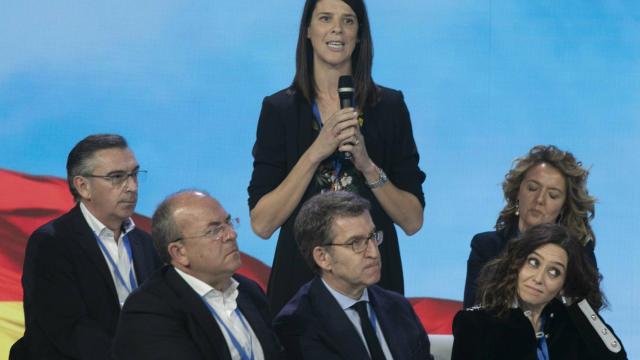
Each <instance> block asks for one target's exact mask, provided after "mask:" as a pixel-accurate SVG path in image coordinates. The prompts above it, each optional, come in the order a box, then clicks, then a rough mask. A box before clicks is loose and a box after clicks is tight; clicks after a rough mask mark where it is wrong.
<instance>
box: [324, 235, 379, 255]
mask: <svg viewBox="0 0 640 360" xmlns="http://www.w3.org/2000/svg"><path fill="white" fill-rule="evenodd" d="M382 235H383V234H382V230H378V231H374V232H372V233H371V234H369V236H367V237H360V238H356V239H354V240H352V241H349V242H347V243H344V244H336V243H331V244H324V245H323V246H351V249H352V250H353V252H354V253H356V254H359V253H361V252H364V251H365V250H367V246H369V241H372V242H373V243H374V244H375V245H376V246H380V244H382V240H383V236H382Z"/></svg>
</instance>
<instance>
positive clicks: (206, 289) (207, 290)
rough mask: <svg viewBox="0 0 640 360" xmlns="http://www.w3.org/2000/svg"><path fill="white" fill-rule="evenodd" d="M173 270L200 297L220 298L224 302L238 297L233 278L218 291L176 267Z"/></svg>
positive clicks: (236, 286) (235, 282)
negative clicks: (224, 287)
mask: <svg viewBox="0 0 640 360" xmlns="http://www.w3.org/2000/svg"><path fill="white" fill-rule="evenodd" d="M174 269H175V270H176V272H177V273H178V275H180V277H182V279H183V280H184V281H185V282H186V283H187V284H188V285H189V286H191V288H192V289H193V290H194V291H195V292H196V293H197V294H198V295H199V296H201V297H202V296H206V297H214V298H215V297H222V298H224V299H225V300H227V299H229V298H232V299H234V300H235V298H236V297H237V296H238V291H237V289H238V285H239V284H238V282H237V281H236V279H234V278H233V277H231V278H230V281H229V286H227V288H226V289H224V290H223V291H220V290H217V289H216V288H214V287H212V286H211V285H209V284H207V283H206V282H204V281H202V280H200V279H198V278H197V277H195V276H193V275H189V274H187V273H186V272H184V271H182V270H180V269H178V268H176V267H174Z"/></svg>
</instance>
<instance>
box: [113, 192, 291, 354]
mask: <svg viewBox="0 0 640 360" xmlns="http://www.w3.org/2000/svg"><path fill="white" fill-rule="evenodd" d="M152 235H153V239H154V242H155V244H156V247H157V249H158V252H159V253H160V256H161V257H162V258H163V259H164V260H165V261H166V262H167V263H169V264H170V265H167V266H165V267H164V268H162V270H161V271H159V272H157V273H156V274H155V275H154V276H153V277H152V278H151V279H149V281H148V282H147V283H146V284H144V285H143V286H142V287H141V288H140V289H139V290H138V291H137V292H136V293H135V294H133V295H132V296H131V297H130V298H129V299H127V302H126V303H125V305H124V308H123V310H122V316H121V318H120V323H119V325H118V331H117V334H116V337H115V340H114V346H113V354H114V358H115V359H118V360H125V359H131V360H134V359H135V360H139V359H142V360H144V359H225V360H226V359H228V360H231V359H234V360H235V359H243V360H244V359H256V360H261V359H267V360H268V359H280V358H281V357H282V356H283V349H282V346H280V343H279V341H278V339H277V337H276V335H275V333H274V332H273V331H272V330H271V316H270V314H269V309H268V305H267V299H266V296H265V295H264V293H263V292H262V290H261V289H260V287H259V286H258V284H257V283H255V282H254V281H252V280H250V279H248V278H245V277H243V276H241V275H237V274H234V273H235V271H236V270H238V268H239V267H240V265H241V259H240V251H239V249H238V244H237V234H236V232H235V229H234V218H232V217H231V215H229V213H227V212H226V211H225V209H224V208H223V207H222V206H221V205H220V203H219V202H218V201H217V200H216V199H214V198H212V197H211V196H209V195H208V194H207V193H205V192H204V191H197V190H186V191H181V192H178V193H176V194H173V195H171V196H169V197H168V198H167V199H165V200H164V201H163V202H162V203H161V204H160V205H159V206H158V208H157V209H156V211H155V213H154V214H153V219H152Z"/></svg>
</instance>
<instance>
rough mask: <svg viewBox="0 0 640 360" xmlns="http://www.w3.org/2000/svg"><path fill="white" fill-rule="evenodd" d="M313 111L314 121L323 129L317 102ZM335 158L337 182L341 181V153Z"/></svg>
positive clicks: (312, 104) (313, 106)
mask: <svg viewBox="0 0 640 360" xmlns="http://www.w3.org/2000/svg"><path fill="white" fill-rule="evenodd" d="M311 111H312V112H313V119H314V120H315V121H316V124H317V125H318V129H322V125H323V124H322V118H321V117H320V109H318V104H317V103H316V102H315V100H314V101H313V102H312V103H311ZM333 156H334V157H335V158H334V160H333V168H334V170H335V172H336V173H335V176H336V181H337V179H340V171H342V159H341V156H344V155H341V153H340V152H338V153H337V154H334V155H333Z"/></svg>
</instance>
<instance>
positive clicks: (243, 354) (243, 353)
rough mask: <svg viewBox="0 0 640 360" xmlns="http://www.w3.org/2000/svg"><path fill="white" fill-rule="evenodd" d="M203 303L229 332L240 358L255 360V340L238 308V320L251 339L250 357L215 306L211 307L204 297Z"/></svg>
mask: <svg viewBox="0 0 640 360" xmlns="http://www.w3.org/2000/svg"><path fill="white" fill-rule="evenodd" d="M202 301H204V304H205V305H207V307H208V308H209V311H210V312H211V314H213V317H215V318H216V320H217V321H218V323H219V324H221V325H222V327H223V328H224V330H225V331H226V332H227V334H228V335H229V339H230V340H231V343H232V344H233V346H234V347H235V348H236V350H238V353H239V354H240V358H241V359H242V360H253V359H254V356H253V338H252V336H251V330H249V326H248V325H247V323H246V322H245V320H244V318H243V317H242V313H240V311H239V310H238V309H237V308H236V309H235V310H234V312H235V313H236V316H238V319H240V323H241V324H242V327H244V330H245V331H246V332H247V336H248V337H249V349H250V351H251V352H250V354H249V355H247V351H246V350H245V348H244V347H243V346H242V345H241V344H240V341H238V339H237V338H236V337H235V335H233V332H231V329H229V327H228V326H227V324H226V323H225V322H224V321H223V320H222V318H220V315H218V313H217V312H216V309H214V308H213V306H211V304H209V302H207V300H206V299H205V297H204V296H202Z"/></svg>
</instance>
